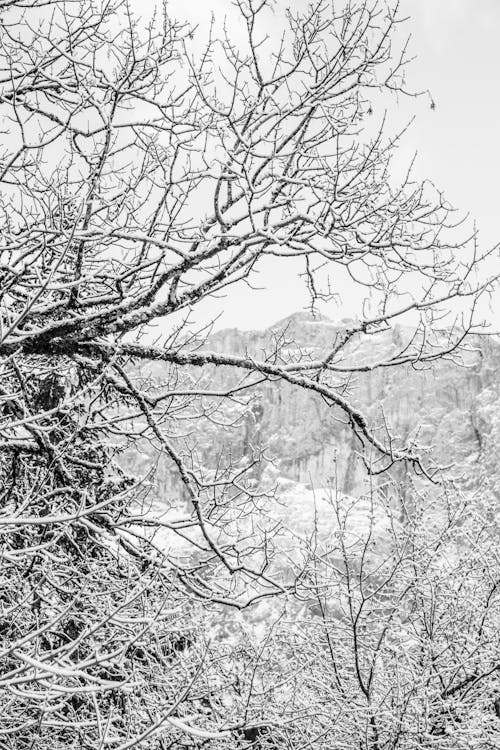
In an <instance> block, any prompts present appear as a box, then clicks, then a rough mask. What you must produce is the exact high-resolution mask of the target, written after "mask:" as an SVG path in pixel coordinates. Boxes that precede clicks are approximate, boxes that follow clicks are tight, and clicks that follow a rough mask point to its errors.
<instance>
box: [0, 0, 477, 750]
mask: <svg viewBox="0 0 500 750" xmlns="http://www.w3.org/2000/svg"><path fill="white" fill-rule="evenodd" d="M273 7H274V6H273V5H272V3H271V2H268V0H260V2H257V1H256V0H237V2H236V4H235V8H234V13H233V15H232V16H231V18H230V24H234V25H235V26H234V28H239V29H240V30H242V32H243V39H244V41H243V42H242V43H241V44H239V43H238V44H235V43H234V41H233V38H232V33H231V30H230V29H229V25H228V26H227V27H223V26H221V27H220V28H218V27H217V26H213V27H212V28H211V29H210V30H209V31H208V36H207V38H206V39H205V42H204V44H203V45H202V47H200V38H201V36H200V35H203V30H194V29H191V28H189V27H188V26H186V25H184V24H182V23H179V22H177V21H175V20H174V19H173V18H171V17H170V16H169V14H168V5H167V6H166V8H162V7H160V6H159V7H158V9H157V13H156V15H155V17H154V18H153V20H151V21H147V22H145V21H142V20H140V19H139V18H138V17H137V13H136V9H134V7H133V6H132V5H131V4H127V3H125V2H122V1H121V0H117V1H116V2H113V0H111V2H108V1H107V0H106V1H105V0H97V1H96V2H92V3H89V2H77V1H75V0H46V1H44V2H38V1H37V0H32V1H30V0H28V1H26V0H8V1H7V2H5V1H4V2H1V1H0V9H1V16H0V118H1V128H2V133H3V134H4V135H3V143H2V147H1V148H2V152H1V165H0V166H1V170H0V226H1V239H0V284H1V286H0V293H1V305H2V306H1V315H0V325H1V329H0V367H1V369H0V377H1V391H0V398H1V402H0V403H1V412H0V480H1V486H2V490H1V493H2V494H1V498H2V500H1V508H0V534H1V539H2V547H1V549H2V568H1V575H2V591H1V593H0V601H1V610H0V618H1V626H0V633H1V643H0V664H1V675H0V711H1V716H2V726H1V727H0V737H1V738H2V739H1V742H2V743H3V744H4V746H5V747H10V748H19V749H22V750H24V748H26V749H27V748H33V747H37V748H49V747H50V748H56V747H85V748H104V747H108V746H109V747H111V748H115V749H116V750H125V749H126V748H129V747H132V746H134V745H137V744H140V743H143V746H145V747H151V748H153V747H173V746H182V745H183V744H189V743H191V744H195V743H197V742H213V743H215V746H217V745H220V746H221V747H222V746H224V745H225V746H228V747H234V743H245V742H247V743H248V742H250V741H255V742H257V740H258V741H259V742H260V743H261V744H262V746H263V747H264V746H265V743H266V742H267V743H268V746H269V742H271V739H270V737H271V735H272V732H271V724H270V723H268V724H267V725H266V724H265V722H263V720H261V719H259V717H258V715H257V714H258V712H257V713H255V712H253V710H252V711H251V710H250V707H251V706H253V701H254V699H255V700H258V699H259V696H260V701H261V709H262V711H263V710H264V708H265V706H264V705H263V703H262V700H263V699H262V695H263V694H265V691H264V693H263V692H262V689H261V688H262V680H261V678H260V677H258V675H257V666H256V664H257V661H258V660H257V661H256V659H255V658H253V657H252V658H250V657H248V659H247V657H246V656H245V653H243V651H241V659H242V661H241V662H238V665H237V667H234V669H233V667H231V669H230V670H229V672H230V673H231V674H232V677H231V680H232V682H231V680H229V677H228V674H227V673H226V672H224V670H223V669H222V668H220V667H219V666H218V665H220V664H221V663H222V661H221V659H222V656H220V655H219V656H218V655H217V653H216V651H215V652H214V647H213V645H210V643H206V641H207V639H208V633H209V631H210V628H209V627H208V626H206V624H204V623H205V618H206V617H209V614H210V612H211V611H212V609H211V608H213V607H215V606H220V607H224V608H225V609H226V610H235V611H238V610H241V609H245V608H248V607H249V606H250V605H251V604H252V602H255V601H259V600H262V599H267V598H268V597H271V596H274V595H278V594H286V593H291V592H293V591H294V590H295V589H296V585H297V582H296V581H294V580H292V579H291V578H290V576H286V575H284V574H283V571H282V569H281V568H280V565H279V564H278V563H277V561H276V560H275V556H274V551H275V550H276V548H277V543H278V542H277V538H278V537H277V535H278V533H279V530H278V529H277V526H276V525H273V523H272V518H273V516H272V514H270V513H269V504H272V501H273V490H272V488H269V487H267V489H266V490H265V491H264V490H263V489H262V488H261V487H259V484H258V476H257V475H256V473H255V472H254V471H253V468H254V464H255V461H257V460H259V452H258V450H255V451H254V450H253V449H252V445H251V441H247V443H246V445H245V449H244V450H243V451H241V454H238V455H231V453H230V452H227V451H225V452H224V451H220V452H219V453H218V454H217V452H216V451H213V452H212V455H214V456H215V457H216V460H214V461H213V462H212V463H211V464H209V465H206V463H205V462H204V460H203V456H202V455H201V452H200V446H201V445H202V444H203V440H205V441H206V440H207V434H213V432H212V433H210V431H209V430H207V426H211V425H214V424H220V423H221V422H222V423H223V424H226V425H229V424H236V423H237V422H238V420H241V419H246V418H248V419H249V418H250V417H245V416H244V415H245V413H247V414H250V415H253V416H252V419H253V420H254V422H255V423H257V422H258V421H259V419H260V416H259V414H260V412H259V407H258V404H257V403H256V401H255V399H254V394H255V393H256V392H257V391H256V389H258V388H259V387H260V385H261V383H262V381H266V382H268V383H269V384H271V385H272V384H273V383H274V382H276V381H280V382H283V383H285V384H287V388H288V389H289V390H292V389H295V390H297V389H298V390H303V391H307V392H309V393H312V394H314V395H315V397H316V398H317V399H318V401H321V402H322V403H324V404H326V405H327V406H328V407H329V408H330V409H331V410H332V412H334V413H335V414H336V415H337V416H338V417H339V418H342V419H343V420H344V421H346V422H347V424H348V425H349V429H350V430H351V432H352V435H353V436H354V438H355V439H356V440H357V442H358V444H359V447H360V451H361V453H362V455H363V456H364V459H365V462H366V466H367V468H368V470H369V471H370V472H372V473H376V472H381V471H385V470H386V469H388V468H389V467H391V466H393V465H394V464H405V465H408V466H409V467H411V468H412V469H416V470H417V472H420V473H422V474H424V475H426V476H428V477H430V474H431V473H432V471H431V468H430V464H429V463H428V462H426V460H425V459H424V458H422V455H421V453H420V452H419V448H418V445H417V444H416V443H415V440H414V439H413V437H410V439H409V441H408V442H404V441H398V440H397V439H396V437H395V436H393V435H391V434H390V432H389V431H388V430H387V429H386V428H385V426H384V424H383V422H381V425H382V426H381V428H380V429H379V428H378V427H377V424H376V423H375V422H373V420H372V418H371V417H370V419H368V417H367V414H366V413H365V412H364V411H363V409H361V408H358V406H356V404H355V403H354V402H353V401H352V399H351V398H350V396H349V388H350V383H351V382H352V379H353V377H355V376H356V374H357V373H359V372H363V371H365V370H367V369H376V368H386V367H397V366H400V365H403V364H413V365H417V364H418V363H424V362H430V361H433V360H435V359H437V358H439V357H441V356H448V355H450V353H451V352H457V351H458V347H459V346H460V345H461V344H462V341H463V337H464V335H465V333H466V331H467V330H469V329H470V328H471V327H472V326H473V324H474V318H473V312H474V309H475V306H476V304H477V301H478V298H479V297H480V295H481V294H482V292H483V291H485V290H487V289H488V288H489V284H490V280H488V279H486V278H483V277H482V275H481V260H482V258H481V256H480V254H479V253H478V250H477V247H476V245H475V243H474V242H471V243H468V242H456V241H455V238H456V231H455V230H453V229H452V230H451V231H452V234H451V235H447V234H446V229H447V227H448V224H449V222H450V216H451V214H450V209H449V207H448V206H447V204H446V203H445V201H444V200H443V198H442V196H441V195H440V194H439V192H437V191H436V190H434V189H433V187H432V186H431V185H427V184H418V183H416V182H414V181H413V180H412V177H411V175H409V174H408V175H407V176H406V177H405V178H404V179H403V181H402V182H401V183H396V181H395V180H393V179H392V178H391V171H390V159H391V154H392V153H393V151H394V149H395V148H396V146H397V142H398V138H396V137H394V135H393V134H390V133H389V134H388V135H386V134H385V132H384V127H383V125H384V122H383V118H381V120H380V125H379V126H376V127H374V123H375V119H376V117H377V108H380V107H382V106H383V102H384V101H385V97H386V95H390V94H391V92H394V91H396V92H403V90H404V70H405V65H406V61H407V59H406V49H403V51H402V53H399V52H398V51H397V50H395V49H394V48H393V37H394V31H395V29H396V28H397V25H398V22H399V21H398V16H397V12H396V10H397V9H395V8H392V7H391V6H390V5H386V4H385V3H384V2H374V3H372V4H371V5H367V4H366V3H364V2H357V1H354V2H349V3H345V4H342V5H340V6H336V5H334V6H331V5H330V4H329V3H327V2H318V3H315V4H313V5H311V6H308V7H307V8H305V9H304V10H298V11H297V10H294V9H290V10H286V11H285V10H284V8H283V6H281V5H280V4H277V5H276V7H275V9H274V12H275V13H277V14H278V15H279V20H280V24H279V26H280V35H279V37H276V36H275V35H273V34H272V33H268V23H269V18H272V15H271V14H272V12H273ZM228 24H229V22H228ZM240 36H241V34H240ZM450 237H451V239H450ZM269 257H273V258H274V259H275V261H276V262H277V263H279V264H281V265H282V267H283V269H287V268H288V267H289V265H290V263H292V264H295V263H296V261H297V259H298V260H300V261H301V262H302V263H303V268H304V270H305V277H306V280H307V284H308V286H309V289H310V292H311V301H312V304H313V306H314V305H315V304H317V303H318V302H319V301H321V300H322V299H325V298H328V297H329V296H330V295H332V294H334V293H338V292H341V291H342V289H335V288H333V286H332V285H334V284H335V283H336V279H341V280H346V279H348V278H350V279H351V282H350V284H351V286H350V287H349V289H350V290H351V291H352V290H353V289H356V288H358V287H359V288H360V289H362V290H363V289H368V290H369V293H370V300H369V304H367V305H364V306H363V308H362V310H361V312H360V317H359V318H358V319H357V320H354V321H353V320H351V321H347V322H346V325H345V326H344V327H343V328H341V329H338V330H337V331H336V333H335V335H334V336H333V339H332V341H331V342H330V345H329V346H328V348H327V349H326V350H324V351H322V352H321V353H320V355H319V356H318V355H317V353H316V352H313V351H312V350H311V349H310V348H305V349H301V350H299V351H297V350H296V349H295V350H294V349H292V350H291V349H290V347H288V346H287V342H286V335H283V336H281V337H276V340H275V341H274V344H273V346H272V347H271V348H270V349H269V350H268V351H266V352H264V353H263V354H261V355H260V356H254V355H250V354H249V353H239V354H238V353H236V354H235V353H234V352H231V351H227V350H217V351H210V350H208V349H207V346H206V345H205V340H204V335H203V332H201V333H200V332H198V333H194V332H193V330H192V329H191V328H190V327H189V325H188V323H187V322H186V317H183V316H185V315H187V313H188V312H189V311H190V310H192V309H193V308H198V307H201V308H202V309H203V305H206V304H207V301H209V300H210V299H211V298H212V297H213V296H215V295H220V294H221V292H224V291H228V292H229V291H230V290H231V289H236V293H237V289H238V285H241V284H245V283H251V282H252V278H253V274H254V273H255V271H256V270H257V269H259V267H260V265H261V264H262V263H263V262H264V261H265V260H266V259H267V258H269ZM295 267H296V266H295V265H294V268H295ZM476 271H478V273H476ZM284 272H285V271H284ZM351 291H350V292H349V293H351ZM353 293H354V292H353ZM447 306H449V307H450V308H451V309H452V310H453V315H454V316H455V317H454V320H456V319H458V320H460V321H461V324H460V325H457V324H456V323H454V324H453V326H451V325H450V324H449V319H447V318H444V321H445V322H444V323H443V324H442V327H444V328H445V329H446V335H445V334H444V333H443V332H440V333H439V332H438V333H437V329H438V328H439V321H440V320H441V321H442V320H443V314H444V313H443V309H445V308H446V307H447ZM205 309H208V310H209V307H206V308H205ZM457 315H458V318H457ZM399 319H403V320H405V321H407V322H408V324H409V325H411V326H413V329H412V331H413V332H412V335H410V336H409V337H408V338H406V339H405V340H402V341H401V342H400V344H399V346H398V347H396V348H395V349H393V350H391V351H390V352H387V351H385V350H384V349H383V347H382V349H380V348H377V347H376V346H375V347H368V348H366V347H364V348H363V347H359V346H358V344H359V342H360V340H363V339H370V338H371V339H372V340H375V339H376V335H377V333H378V332H380V331H382V330H387V328H388V327H389V326H391V325H392V324H393V323H394V322H395V321H397V320H399ZM158 322H161V324H162V326H163V329H162V330H164V331H166V332H167V333H165V334H164V335H163V336H162V337H161V339H160V340H157V341H156V343H152V341H153V338H152V333H151V326H152V324H154V323H158ZM152 363H161V368H160V369H158V367H156V368H153V367H152ZM221 368H224V370H225V371H228V372H231V373H232V375H231V382H230V383H229V384H227V382H226V383H225V384H224V386H223V387H219V385H218V380H217V375H216V373H217V371H218V370H220V369H221ZM159 372H160V373H161V376H160V377H158V373H159ZM248 410H250V411H248ZM145 443H150V444H152V445H154V446H155V449H156V450H157V451H158V452H159V453H161V454H162V456H163V458H164V459H166V460H167V461H168V462H169V463H170V465H171V467H172V468H173V469H174V471H175V472H176V475H177V477H178V483H177V484H175V483H174V484H172V487H171V489H172V496H169V497H168V498H162V500H163V503H164V508H165V509H166V510H167V513H165V514H164V515H163V516H161V515H160V516H158V514H157V517H156V518H155V517H154V516H153V515H152V514H151V512H150V506H151V505H154V503H155V502H156V501H157V500H158V499H157V498H154V497H152V496H151V493H150V492H148V484H147V480H148V476H147V474H148V472H150V471H152V467H147V471H146V472H145V475H144V476H128V475H127V474H126V472H125V471H124V470H123V466H124V465H125V462H124V461H122V462H120V453H123V452H126V451H128V452H129V453H130V452H138V451H140V450H141V445H143V444H145ZM179 487H181V489H179ZM175 493H177V495H176V494H175ZM302 570H303V571H305V570H307V566H306V565H305V563H304V566H303V568H302ZM301 575H302V573H301V571H300V570H296V576H297V577H298V578H300V576H301ZM202 605H203V606H202ZM203 607H204V608H206V610H205V609H203ZM207 613H208V614H207ZM290 643H291V642H290ZM292 645H293V644H292ZM292 645H289V647H290V648H292ZM233 653H238V652H237V651H236V652H231V654H233ZM228 658H229V660H230V659H233V658H234V656H233V655H230V657H228ZM280 658H281V657H280ZM280 658H278V660H276V658H274V657H273V659H270V661H269V663H272V664H277V663H281V662H282V658H281V662H280ZM297 658H298V655H297ZM241 663H243V664H246V671H245V675H244V679H245V680H247V687H246V690H247V692H246V693H245V694H243V693H241V695H240V699H239V700H238V699H236V698H235V697H234V693H235V691H236V693H237V692H238V688H237V687H235V685H237V682H235V680H236V677H235V676H234V675H235V674H237V673H238V672H239V671H240V670H241ZM273 668H276V669H278V667H273ZM279 668H280V669H281V668H283V669H284V667H279ZM481 668H482V667H481ZM228 669H229V667H228ZM473 669H475V667H474V668H473ZM231 670H232V671H231ZM249 670H250V671H249ZM252 670H253V671H254V673H255V679H254V680H253V679H252V677H251V674H250V672H251V671H252ZM278 671H279V669H278ZM467 674H468V675H470V674H474V671H473V670H472V671H470V670H469V671H468V672H467ZM241 679H243V677H242V678H241ZM464 679H465V678H464ZM229 684H231V685H232V686H233V687H232V692H231V690H229V688H228V685H229ZM311 684H312V683H311ZM451 684H452V683H451V682H450V685H451ZM308 689H309V688H308ZM311 689H313V688H312V687H311ZM242 695H245V696H246V697H245V699H244V700H243V699H242V698H241V696H242ZM283 695H284V696H285V697H286V691H284V693H283ZM283 700H285V698H283ZM287 700H288V699H287ZM289 705H290V711H289V712H288V714H287V720H289V721H293V720H294V717H295V718H297V717H300V716H302V713H303V706H301V705H300V701H298V702H294V701H291V700H290V703H289ZM273 711H274V718H273V722H274V724H273V726H274V725H276V724H277V715H278V714H279V710H278V708H276V707H274V708H273ZM365 713H366V711H365ZM367 715H368V714H367ZM436 721H437V719H436ZM279 731H280V732H282V733H283V732H285V730H284V729H283V727H282V726H281V728H280V729H279ZM285 734H286V733H285ZM281 736H285V735H283V734H282V735H281ZM287 736H288V735H287ZM259 738H260V739H259ZM308 741H309V740H308ZM310 741H311V742H314V737H312V736H311V738H310ZM301 742H302V740H301ZM155 743H156V744H155ZM175 743H177V745H176V744H175ZM231 743H232V744H231ZM302 746H304V745H302Z"/></svg>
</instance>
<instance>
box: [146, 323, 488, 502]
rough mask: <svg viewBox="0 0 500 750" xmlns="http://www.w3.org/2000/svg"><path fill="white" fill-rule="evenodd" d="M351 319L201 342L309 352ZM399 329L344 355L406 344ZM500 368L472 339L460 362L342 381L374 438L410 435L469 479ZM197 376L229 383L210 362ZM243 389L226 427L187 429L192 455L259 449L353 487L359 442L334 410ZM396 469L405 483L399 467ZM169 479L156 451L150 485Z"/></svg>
mask: <svg viewBox="0 0 500 750" xmlns="http://www.w3.org/2000/svg"><path fill="white" fill-rule="evenodd" d="M350 325H352V321H347V320H345V321H340V322H338V323H334V322H332V321H330V320H327V319H325V318H313V317H312V316H310V315H309V314H307V313H297V314H295V315H292V316H290V317H289V318H287V319H285V320H282V321H279V322H278V323H277V324H276V325H274V326H272V327H271V328H269V329H267V330H264V331H248V332H242V331H239V330H237V329H225V330H222V331H219V332H217V333H215V334H214V335H212V336H211V337H210V338H209V340H208V341H207V342H206V344H205V345H204V348H206V349H207V350H211V351H216V352H222V351H224V352H226V353H228V352H229V353H231V354H234V355H240V356H253V357H258V358H260V359H262V358H263V357H266V356H267V357H270V358H272V357H273V356H275V355H276V352H277V351H278V350H279V357H280V359H281V361H283V360H285V361H286V359H287V358H289V359H294V360H297V359H299V358H300V359H304V360H305V359H307V358H312V359H317V358H321V357H322V356H325V353H326V352H328V351H329V350H330V349H331V347H332V342H334V341H335V340H336V338H337V340H338V337H339V336H341V335H342V332H343V331H344V330H345V329H346V328H348V327H350ZM405 336H406V337H407V336H408V333H407V331H405V329H403V328H399V327H396V328H393V329H390V330H385V331H383V332H380V333H378V334H376V335H371V336H365V337H362V335H357V337H354V339H353V340H352V341H351V343H350V344H349V348H348V350H347V352H346V357H347V359H346V361H347V362H348V361H349V359H348V358H349V357H352V358H354V357H355V358H356V361H358V362H360V361H363V362H365V363H367V364H370V363H373V362H375V361H377V360H380V359H385V358H387V356H389V355H390V354H391V353H393V352H394V351H395V350H396V349H397V348H398V347H401V345H402V344H404V341H405ZM156 367H160V365H156ZM499 368H500V346H499V345H498V344H497V343H496V342H494V341H492V340H487V339H482V340H480V339H479V338H478V339H477V340H473V341H472V345H471V347H470V351H469V353H468V355H467V357H466V358H465V362H464V363H462V365H461V366H460V365H458V364H457V363H456V362H454V361H452V359H451V358H450V359H444V360H436V362H435V363H434V364H432V365H425V366H424V365H422V366H419V367H418V368H413V367H411V366H408V365H403V366H400V367H379V368H377V369H373V370H371V371H367V372H364V373H359V374H356V377H350V378H349V380H345V381H344V384H343V388H344V394H345V396H346V398H348V399H349V401H350V402H351V403H352V404H353V405H355V406H357V407H359V408H360V409H362V410H363V413H364V414H365V415H366V416H367V418H368V421H369V422H370V424H371V425H372V426H373V427H374V428H375V429H376V430H377V431H378V433H379V435H380V436H381V438H383V437H385V436H386V434H387V432H390V434H391V436H393V438H394V440H395V442H396V444H397V443H398V442H400V441H401V442H402V441H407V440H408V439H410V440H411V439H413V438H415V440H417V441H418V443H419V444H421V445H423V446H427V449H428V452H429V457H430V456H432V458H433V460H434V461H436V462H437V463H438V464H440V465H444V464H445V465H447V466H450V465H452V464H454V465H455V467H456V475H457V476H459V475H460V476H461V477H462V480H463V481H468V482H471V481H473V482H474V483H476V482H479V481H482V480H485V479H486V480H488V481H490V480H491V476H490V475H488V473H487V463H488V462H489V461H491V460H492V457H493V456H494V455H496V445H497V440H496V436H497V432H498V435H499V436H500V424H499V426H498V427H497V420H498V421H499V423H500V394H499V385H498V382H497V373H498V371H499ZM205 377H206V382H207V383H208V384H209V385H210V387H211V388H212V389H214V388H217V389H221V388H229V387H232V386H234V385H236V383H237V380H236V377H235V374H234V373H232V372H230V371H229V370H228V369H227V368H213V369H211V370H210V371H207V373H206V375H205ZM247 395H248V403H247V404H246V406H245V407H242V406H240V407H236V406H234V407H230V408H229V410H227V409H225V411H224V413H223V414H222V415H221V416H223V419H220V420H219V422H225V424H226V425H227V426H225V427H223V426H221V425H220V424H219V425H216V424H215V423H214V422H207V423H205V425H204V426H203V427H202V428H201V429H200V430H198V432H197V433H196V434H195V435H193V436H192V438H191V445H192V446H194V445H195V444H196V446H197V461H198V462H199V464H202V465H205V466H207V467H210V466H213V465H215V464H216V463H217V461H219V460H220V459H221V457H226V459H227V457H228V456H229V455H230V456H231V461H232V462H233V464H235V463H237V462H238V461H242V460H245V459H250V458H251V457H252V456H256V455H257V454H259V453H260V452H262V451H264V453H265V456H266V458H267V459H268V460H269V461H271V462H273V463H274V464H275V465H276V466H277V468H278V469H279V472H280V474H281V475H283V476H286V477H288V478H290V479H292V480H295V481H297V482H301V483H303V484H306V485H310V486H324V485H325V482H328V483H330V484H331V483H332V482H333V483H334V484H335V486H336V487H337V488H338V489H339V491H340V492H342V493H343V494H346V495H353V494H356V492H357V489H358V487H359V486H360V483H361V482H363V481H364V479H365V477H366V472H365V469H364V466H363V462H362V460H361V458H360V456H359V453H358V451H359V445H358V444H357V443H356V439H355V438H354V437H353V435H352V432H351V430H350V428H349V427H348V425H346V424H345V417H344V416H343V415H342V414H341V413H339V412H336V411H335V410H333V409H331V408H329V407H328V406H327V405H326V404H325V403H324V402H323V401H322V400H321V398H319V397H318V396H317V395H315V394H311V393H310V392H307V391H303V390H300V389H299V388H296V387H293V386H291V385H290V384H288V383H283V382H280V381H274V382H270V381H267V382H263V383H262V384H260V385H258V386H257V387H256V388H255V389H253V390H252V392H248V394H247ZM497 414H498V416H497ZM216 421H217V420H216ZM146 454H147V455H144V456H143V457H142V464H143V466H142V468H143V469H144V468H145V467H146V466H147V465H148V464H151V462H152V456H151V455H149V454H150V449H147V450H146ZM132 460H133V461H135V460H138V459H132ZM258 471H259V470H258V469H256V472H257V473H258ZM394 476H395V479H396V480H398V481H400V482H402V483H403V484H404V483H405V482H406V478H405V469H404V467H399V468H398V469H397V470H396V472H395V475H394ZM175 487H176V482H175V479H174V478H173V476H172V474H171V471H170V468H169V466H168V465H167V464H166V463H165V461H163V460H161V461H160V463H159V473H158V476H157V490H158V492H159V493H160V495H163V496H166V495H170V494H171V493H172V492H174V491H175Z"/></svg>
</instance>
